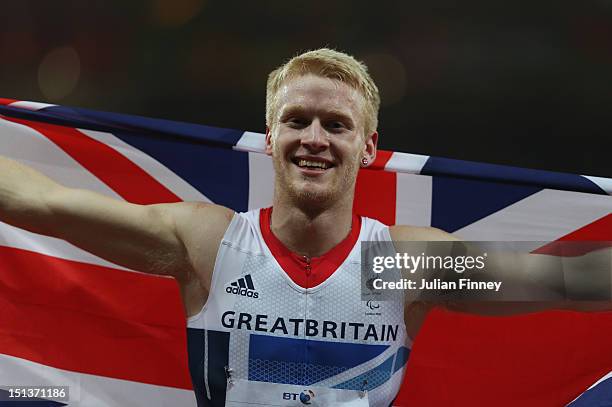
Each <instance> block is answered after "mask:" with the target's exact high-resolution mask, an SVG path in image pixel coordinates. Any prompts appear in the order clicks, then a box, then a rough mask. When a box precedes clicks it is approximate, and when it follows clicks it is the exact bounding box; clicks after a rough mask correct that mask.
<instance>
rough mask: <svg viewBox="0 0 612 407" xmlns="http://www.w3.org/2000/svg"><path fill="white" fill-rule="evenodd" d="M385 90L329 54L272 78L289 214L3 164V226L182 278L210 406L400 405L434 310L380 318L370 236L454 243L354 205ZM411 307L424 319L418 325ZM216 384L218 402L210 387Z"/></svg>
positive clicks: (399, 305)
mask: <svg viewBox="0 0 612 407" xmlns="http://www.w3.org/2000/svg"><path fill="white" fill-rule="evenodd" d="M379 101H380V100H379V96H378V90H377V88H376V85H375V84H374V83H373V81H372V79H371V78H370V76H369V75H368V73H367V70H366V67H365V66H364V65H363V64H361V63H359V62H357V61H356V60H355V59H354V58H353V57H351V56H348V55H346V54H342V53H339V52H336V51H333V50H329V49H320V50H316V51H311V52H307V53H304V54H302V55H299V56H297V57H295V58H293V59H292V60H290V61H289V62H288V63H287V64H285V65H283V66H281V67H280V68H278V69H277V70H275V71H274V72H272V73H271V75H270V77H269V80H268V86H267V99H266V125H267V128H266V152H267V154H269V155H271V156H272V159H273V163H274V168H275V171H276V176H275V195H274V201H273V207H272V208H267V209H263V210H261V211H260V210H257V211H252V212H249V213H246V214H236V213H234V212H233V211H231V210H230V209H227V208H224V207H221V206H217V205H210V204H203V203H176V204H160V205H145V206H143V205H135V204H130V203H126V202H119V201H115V200H112V199H109V198H107V197H104V196H101V195H98V194H95V193H93V192H90V191H85V190H75V189H69V188H65V187H63V186H61V185H58V184H57V183H55V182H54V181H52V180H50V179H49V178H47V177H46V176H44V175H43V174H40V173H38V172H36V171H34V170H32V169H30V168H28V167H25V166H23V165H20V164H18V163H16V162H14V161H11V160H8V159H4V158H0V174H2V175H0V220H2V221H4V222H7V223H10V224H12V225H15V226H18V227H21V228H24V229H27V230H30V231H33V232H36V233H41V234H45V235H50V236H55V237H58V238H62V239H65V240H67V241H69V242H71V243H73V244H75V245H76V246H79V247H81V248H83V249H85V250H87V251H90V252H92V253H94V254H96V255H98V256H100V257H103V258H105V259H107V260H109V261H112V262H114V263H117V264H120V265H122V266H125V267H128V268H131V269H135V270H140V271H144V272H148V273H154V274H163V275H169V276H173V277H174V278H176V280H177V281H178V282H179V286H180V291H181V296H182V299H183V303H184V307H185V311H186V315H187V316H188V317H189V325H190V326H194V327H200V328H204V329H206V332H207V333H206V341H205V349H204V361H203V364H204V377H203V380H202V381H203V383H202V382H201V381H200V380H194V386H195V388H196V390H197V391H196V393H197V394H198V396H199V397H198V401H199V403H201V404H203V405H215V406H216V405H244V404H245V403H247V404H248V403H250V402H251V403H255V404H257V403H259V404H258V405H261V404H277V405H295V402H296V400H298V399H299V400H301V402H303V403H304V404H308V403H309V402H310V400H313V398H316V400H317V401H318V403H319V405H334V404H338V405H341V404H346V405H349V404H350V405H373V406H387V405H389V404H390V403H391V402H392V400H393V398H394V397H395V395H396V393H397V391H398V388H399V385H400V383H401V379H402V373H403V369H404V366H405V362H406V359H407V355H408V348H407V346H409V344H410V338H411V337H414V335H415V334H416V332H417V331H418V328H419V325H420V323H421V322H422V319H423V317H424V315H425V312H426V310H427V307H420V306H418V307H416V306H413V304H408V307H409V308H411V310H412V311H413V312H410V313H408V312H404V304H403V302H402V301H396V302H389V303H385V304H382V305H381V306H382V307H383V310H382V312H366V311H367V310H366V309H365V308H364V307H363V304H362V303H361V297H360V295H359V294H360V288H361V285H360V279H359V270H360V253H359V244H358V242H359V241H362V240H374V241H389V240H396V241H411V240H414V241H431V240H454V237H453V236H451V235H449V234H447V233H445V232H443V231H440V230H437V229H433V228H419V227H411V226H395V227H390V228H387V227H385V226H384V225H382V224H380V223H379V222H376V221H373V220H371V219H366V218H360V217H358V216H355V215H354V214H353V213H352V207H353V198H354V187H355V181H356V175H357V171H358V169H359V168H360V167H367V166H368V165H370V163H372V162H373V161H374V159H375V157H376V146H377V141H378V133H377V132H376V127H377V113H378V108H379ZM405 315H406V316H407V315H410V318H405ZM199 393H201V394H202V395H203V396H200V394H199Z"/></svg>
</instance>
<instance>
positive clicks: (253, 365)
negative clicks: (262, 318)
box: [249, 334, 388, 385]
mask: <svg viewBox="0 0 612 407" xmlns="http://www.w3.org/2000/svg"><path fill="white" fill-rule="evenodd" d="M387 348H388V345H366V344H357V343H341V342H325V341H313V340H306V339H294V338H277V337H273V336H266V335H253V334H251V336H250V341H249V380H255V381H264V382H274V383H286V384H300V385H311V384H313V383H317V382H319V381H321V380H325V379H327V378H329V377H331V376H335V375H337V374H340V373H342V372H344V371H346V370H348V369H350V368H353V367H355V366H358V365H360V364H362V363H364V362H367V361H368V360H370V359H372V358H375V357H376V356H378V355H380V354H381V353H382V352H384V351H385V349H387Z"/></svg>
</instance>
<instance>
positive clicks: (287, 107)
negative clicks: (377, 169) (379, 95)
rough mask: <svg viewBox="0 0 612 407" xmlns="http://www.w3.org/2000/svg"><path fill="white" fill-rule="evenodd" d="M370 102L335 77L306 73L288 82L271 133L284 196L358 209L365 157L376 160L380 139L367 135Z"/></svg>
mask: <svg viewBox="0 0 612 407" xmlns="http://www.w3.org/2000/svg"><path fill="white" fill-rule="evenodd" d="M364 103H365V102H364V98H363V97H362V96H361V94H360V93H359V92H358V91H357V90H355V89H353V88H352V87H350V86H349V85H347V84H345V83H343V82H340V81H338V80H335V79H329V78H323V77H320V76H315V75H313V74H306V75H303V76H298V77H295V78H292V79H290V80H288V81H287V82H286V83H284V84H283V86H282V87H281V88H280V89H279V91H278V95H277V105H276V109H275V115H274V121H273V123H272V124H271V128H270V129H268V130H267V132H266V152H267V153H268V154H269V155H272V158H273V162H274V169H275V171H276V182H275V187H276V189H275V193H276V194H278V197H280V198H281V199H282V198H285V197H286V198H289V199H290V200H291V201H293V202H294V203H296V204H298V205H300V206H303V205H306V206H307V207H309V208H312V209H316V208H325V207H329V206H332V205H334V204H335V203H338V202H340V203H341V202H345V201H346V202H347V204H350V205H352V200H353V193H354V187H355V180H356V176H357V170H358V169H359V165H360V162H361V159H362V158H363V157H365V158H367V159H368V161H369V162H372V161H373V159H374V155H375V153H376V141H377V137H378V135H377V134H376V133H373V134H371V135H368V136H367V137H364Z"/></svg>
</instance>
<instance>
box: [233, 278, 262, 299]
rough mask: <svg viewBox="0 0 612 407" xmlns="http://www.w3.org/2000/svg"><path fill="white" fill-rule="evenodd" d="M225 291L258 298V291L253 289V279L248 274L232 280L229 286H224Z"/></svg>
mask: <svg viewBox="0 0 612 407" xmlns="http://www.w3.org/2000/svg"><path fill="white" fill-rule="evenodd" d="M225 292H226V293H228V294H236V295H242V296H244V297H251V298H259V293H258V292H257V291H255V286H254V285H253V279H252V278H251V275H250V274H247V275H246V276H244V277H241V278H239V279H238V280H236V281H232V282H231V283H230V285H229V286H227V287H225Z"/></svg>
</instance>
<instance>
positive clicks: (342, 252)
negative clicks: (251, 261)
mask: <svg viewBox="0 0 612 407" xmlns="http://www.w3.org/2000/svg"><path fill="white" fill-rule="evenodd" d="M271 220H272V208H271V207H270V208H262V209H261V210H260V211H259V227H260V229H261V235H262V236H263V239H264V241H265V242H266V245H267V246H268V248H269V249H270V252H272V255H273V256H274V258H275V259H276V261H277V262H278V264H280V266H281V267H282V268H283V270H284V271H285V273H287V275H288V276H289V277H290V278H291V280H293V282H294V283H296V284H297V285H299V286H300V287H302V288H312V287H316V286H318V285H319V284H321V283H322V282H324V281H325V280H327V279H328V278H329V277H331V275H332V274H334V272H335V271H336V270H337V269H338V267H340V265H341V264H342V263H343V262H344V260H346V258H347V257H348V255H349V253H350V252H351V250H352V249H353V247H354V246H355V243H357V239H358V238H359V232H360V230H361V217H360V216H357V215H355V214H354V215H353V222H352V224H351V231H350V232H349V234H348V236H346V237H345V238H344V240H342V241H341V242H340V243H338V244H337V245H336V246H334V247H333V248H332V249H331V250H330V251H328V252H327V253H325V254H324V255H323V256H321V257H312V258H311V259H310V267H309V265H308V262H307V261H306V259H305V258H304V256H300V255H298V254H296V253H293V252H292V251H291V250H289V249H288V248H287V247H285V245H284V244H283V243H282V242H281V241H280V240H278V238H277V237H276V236H274V233H272V230H271V229H270V221H271Z"/></svg>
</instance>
